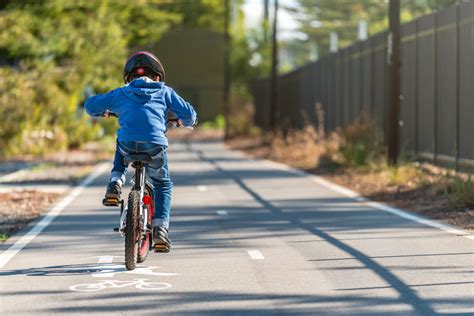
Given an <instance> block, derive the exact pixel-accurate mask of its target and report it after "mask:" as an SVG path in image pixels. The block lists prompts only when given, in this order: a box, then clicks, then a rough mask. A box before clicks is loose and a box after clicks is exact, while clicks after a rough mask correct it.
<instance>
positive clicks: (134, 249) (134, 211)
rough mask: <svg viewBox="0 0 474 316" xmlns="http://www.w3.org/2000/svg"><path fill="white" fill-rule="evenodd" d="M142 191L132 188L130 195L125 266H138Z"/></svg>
mask: <svg viewBox="0 0 474 316" xmlns="http://www.w3.org/2000/svg"><path fill="white" fill-rule="evenodd" d="M139 216H140V191H137V190H132V191H130V194H129V195H128V208H127V225H126V226H125V267H127V270H134V269H135V268H136V267H137V257H138V240H139V238H140V225H139Z"/></svg>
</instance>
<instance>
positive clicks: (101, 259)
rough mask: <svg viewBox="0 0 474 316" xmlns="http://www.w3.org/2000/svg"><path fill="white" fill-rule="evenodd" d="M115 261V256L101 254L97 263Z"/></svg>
mask: <svg viewBox="0 0 474 316" xmlns="http://www.w3.org/2000/svg"><path fill="white" fill-rule="evenodd" d="M112 262H114V256H100V257H99V260H97V263H112Z"/></svg>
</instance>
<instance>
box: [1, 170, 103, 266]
mask: <svg viewBox="0 0 474 316" xmlns="http://www.w3.org/2000/svg"><path fill="white" fill-rule="evenodd" d="M108 168H109V164H108V163H102V164H99V165H98V166H97V167H96V168H95V169H94V171H92V173H91V174H90V175H89V176H88V177H87V178H85V179H84V180H83V181H82V182H81V183H80V184H79V185H78V186H77V187H75V188H74V189H73V190H72V191H71V192H70V193H69V194H68V195H66V196H65V197H64V198H63V199H62V200H61V201H59V202H58V203H57V204H56V205H55V206H54V207H53V208H52V209H51V210H50V211H49V212H48V213H47V214H46V215H45V216H44V217H43V219H42V220H41V221H39V222H38V223H37V224H36V225H35V226H34V227H33V228H32V229H30V231H28V232H27V233H26V234H25V235H23V237H21V238H20V239H19V240H18V241H17V242H16V243H14V244H13V245H11V246H10V248H8V249H7V250H5V251H4V252H3V253H2V254H1V255H0V269H2V268H3V267H4V266H5V265H6V264H7V263H8V262H9V261H10V260H11V259H12V258H13V257H14V256H15V255H16V254H17V253H18V252H20V251H21V250H22V249H23V248H25V246H26V245H28V244H29V243H30V242H31V241H32V240H33V239H35V237H36V236H38V235H39V234H40V233H41V232H42V231H43V229H45V228H46V227H47V226H48V225H49V224H50V223H51V222H52V221H53V220H54V219H55V218H56V216H58V215H59V214H61V212H62V211H63V210H64V209H65V208H66V207H67V206H68V205H69V204H70V203H71V202H72V201H73V200H74V199H75V198H76V197H78V196H79V194H81V193H82V191H83V190H84V189H85V188H86V187H87V186H88V185H89V184H91V183H92V181H94V180H95V179H96V178H97V177H99V176H100V175H101V174H102V173H103V172H105V171H106V170H107V169H108Z"/></svg>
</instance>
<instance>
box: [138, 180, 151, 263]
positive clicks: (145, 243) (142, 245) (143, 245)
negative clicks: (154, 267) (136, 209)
mask: <svg viewBox="0 0 474 316" xmlns="http://www.w3.org/2000/svg"><path fill="white" fill-rule="evenodd" d="M145 194H146V195H149V196H150V197H151V204H150V206H149V208H148V219H147V222H148V223H149V224H150V225H151V222H152V220H153V213H154V209H155V203H154V201H153V198H154V196H153V190H152V189H151V188H149V187H148V186H147V187H146V190H145ZM152 244H153V236H152V232H151V231H150V232H148V233H147V234H146V235H145V238H144V239H140V240H139V242H138V257H137V262H138V263H143V262H145V260H146V258H147V257H148V254H149V253H150V248H151V246H152Z"/></svg>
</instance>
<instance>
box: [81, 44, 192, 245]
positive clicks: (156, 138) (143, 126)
mask: <svg viewBox="0 0 474 316" xmlns="http://www.w3.org/2000/svg"><path fill="white" fill-rule="evenodd" d="M123 80H124V82H125V85H124V86H123V87H120V88H118V89H115V90H112V91H110V92H108V93H105V94H99V95H95V96H92V97H89V98H88V99H87V100H86V103H85V105H84V107H85V109H86V111H87V113H88V114H89V115H91V116H108V113H109V112H113V113H115V114H116V115H117V116H118V122H119V125H120V129H119V130H118V131H117V148H116V151H115V158H114V167H113V169H112V173H111V179H110V182H109V184H108V186H107V191H106V193H105V198H106V199H107V198H117V199H118V200H120V194H121V192H122V185H123V184H124V183H125V175H126V173H127V167H128V166H127V165H126V164H125V162H124V154H132V153H133V154H136V153H141V154H148V155H149V156H151V157H152V158H153V161H152V162H151V163H150V164H149V165H148V166H147V174H148V176H149V178H150V179H151V181H152V183H153V186H154V189H153V193H154V195H155V200H154V203H155V210H156V211H155V216H154V219H153V226H154V228H153V241H154V242H155V244H160V245H166V246H167V247H168V248H170V247H171V239H170V237H169V234H168V229H169V221H170V211H171V192H172V186H173V184H172V182H171V179H170V175H169V171H168V155H167V148H168V139H167V137H166V134H165V132H166V119H167V112H172V113H174V114H175V115H176V116H177V117H178V119H179V120H180V122H179V123H180V125H183V126H193V125H195V124H196V123H197V115H196V112H195V111H194V108H193V107H192V106H191V104H189V103H188V102H186V101H185V100H184V99H183V98H181V97H180V96H179V95H178V94H177V93H176V92H175V91H174V90H173V89H172V88H170V87H168V86H167V85H166V84H165V83H164V82H163V81H164V80H165V71H164V69H163V66H162V64H161V62H160V61H159V59H158V58H157V57H156V56H155V55H153V54H151V53H149V52H137V53H135V54H133V55H132V56H130V57H129V58H128V59H127V61H126V63H125V66H124V69H123Z"/></svg>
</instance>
